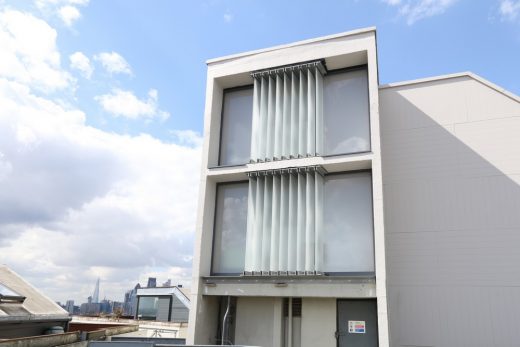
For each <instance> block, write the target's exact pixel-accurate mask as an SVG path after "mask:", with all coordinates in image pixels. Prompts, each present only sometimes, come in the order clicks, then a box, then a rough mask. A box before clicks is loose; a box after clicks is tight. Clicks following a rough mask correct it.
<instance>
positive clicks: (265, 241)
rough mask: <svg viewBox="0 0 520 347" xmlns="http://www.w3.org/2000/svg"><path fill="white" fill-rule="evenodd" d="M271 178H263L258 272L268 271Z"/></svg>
mask: <svg viewBox="0 0 520 347" xmlns="http://www.w3.org/2000/svg"><path fill="white" fill-rule="evenodd" d="M272 193H273V177H272V176H265V177H264V211H263V212H264V215H263V223H262V227H263V233H262V265H261V269H260V271H269V257H270V256H271V253H270V252H269V248H270V247H271V213H272V206H271V205H272V203H273V194H272Z"/></svg>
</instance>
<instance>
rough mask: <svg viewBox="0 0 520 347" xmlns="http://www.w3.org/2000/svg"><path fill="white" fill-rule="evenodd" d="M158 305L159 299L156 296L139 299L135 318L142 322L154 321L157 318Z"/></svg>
mask: <svg viewBox="0 0 520 347" xmlns="http://www.w3.org/2000/svg"><path fill="white" fill-rule="evenodd" d="M158 305H159V298H158V297H157V296H143V297H140V298H139V307H138V308H137V317H138V318H139V319H143V320H155V319H156V318H157V308H158Z"/></svg>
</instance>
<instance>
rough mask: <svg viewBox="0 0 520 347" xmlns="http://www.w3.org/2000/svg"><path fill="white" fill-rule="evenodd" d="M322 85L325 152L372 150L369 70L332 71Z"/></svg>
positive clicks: (329, 153)
mask: <svg viewBox="0 0 520 347" xmlns="http://www.w3.org/2000/svg"><path fill="white" fill-rule="evenodd" d="M323 87H324V89H323V117H324V119H323V121H324V131H325V134H324V137H323V138H324V146H325V155H333V154H345V153H357V152H366V151H369V150H370V123H369V110H368V106H369V100H368V80H367V70H366V69H361V70H354V71H345V72H338V73H330V74H328V75H326V76H325V78H324V86H323Z"/></svg>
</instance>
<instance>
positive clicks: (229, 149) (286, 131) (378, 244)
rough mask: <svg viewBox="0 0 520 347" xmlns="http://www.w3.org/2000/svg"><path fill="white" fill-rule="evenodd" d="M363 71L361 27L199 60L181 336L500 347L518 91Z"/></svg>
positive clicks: (246, 341) (467, 78)
mask: <svg viewBox="0 0 520 347" xmlns="http://www.w3.org/2000/svg"><path fill="white" fill-rule="evenodd" d="M377 74H378V65H377V46H376V32H375V29H374V28H368V29H362V30H357V31H352V32H347V33H342V34H337V35H332V36H327V37H322V38H318V39H312V40H307V41H302V42H297V43H294V44H289V45H284V46H278V47H273V48H268V49H264V50H259V51H253V52H247V53H243V54H237V55H233V56H228V57H223V58H219V59H214V60H210V61H208V79H207V94H206V108H205V128H204V139H205V141H204V147H203V167H202V174H201V184H200V196H199V214H198V220H197V230H196V231H197V233H196V241H195V256H194V262H193V263H194V264H193V266H194V277H193V283H192V297H191V305H192V310H191V311H190V324H189V334H188V340H187V342H188V343H195V344H241V345H255V346H290V347H300V346H350V347H356V346H437V345H438V346H454V345H464V344H463V343H462V344H461V343H459V344H457V342H461V341H465V340H464V338H465V335H464V334H466V333H470V332H471V331H472V330H475V329H479V327H485V326H488V327H489V326H490V324H491V326H492V327H493V328H492V329H482V330H479V333H478V334H475V336H478V338H475V339H474V341H475V342H476V343H475V344H472V345H482V346H493V345H496V346H502V345H504V346H505V345H514V343H513V342H512V341H514V337H516V335H514V334H517V333H516V332H514V331H513V329H512V328H511V329H509V330H508V331H510V334H513V335H514V336H513V335H507V336H508V337H506V335H502V336H500V337H496V336H497V335H500V331H502V330H501V329H504V326H503V325H500V326H499V325H496V328H495V322H496V321H495V320H494V318H493V317H494V316H493V315H494V314H496V315H499V312H501V311H500V310H501V309H502V308H503V307H504V305H503V304H501V303H499V302H498V301H500V300H498V299H496V300H498V301H496V300H495V301H490V302H489V303H487V302H486V303H485V304H483V303H482V300H484V299H485V298H486V297H487V296H489V295H494V294H496V295H498V293H500V292H501V291H504V292H505V291H507V292H508V293H509V294H508V295H515V294H514V291H515V290H514V289H507V288H510V287H508V286H509V285H510V284H512V283H514V284H515V285H516V283H518V282H519V281H520V276H519V273H518V272H515V271H514V267H512V266H507V265H506V262H507V261H512V262H513V263H512V264H514V261H515V260H517V257H518V255H517V254H519V253H518V252H515V251H514V249H515V247H516V246H518V245H519V244H520V243H519V242H518V241H519V240H518V237H520V236H519V235H520V233H519V230H520V221H519V219H518V218H519V217H518V213H515V212H514V211H519V210H520V194H518V193H517V192H518V182H519V176H518V173H519V172H520V171H519V167H518V163H520V152H519V150H518V149H519V148H520V140H519V138H520V137H519V136H516V135H515V134H518V133H520V132H519V130H520V123H519V120H520V103H519V99H518V97H516V96H514V95H512V94H509V93H507V92H505V91H503V90H501V89H500V88H498V87H496V86H494V85H492V84H490V83H489V82H487V81H484V80H482V79H480V78H479V77H477V76H474V75H472V74H469V73H465V74H459V75H451V76H443V77H439V78H433V79H428V80H421V81H412V82H406V83H400V84H393V85H388V86H379V84H378V75H377ZM486 131H490V133H489V134H486ZM487 135H489V136H487ZM515 158H516V160H515ZM481 159H482V160H481ZM485 162H487V164H486V163H485ZM490 177H495V178H490ZM506 186H507V187H506ZM503 194H506V195H503ZM383 202H384V204H383ZM495 235H500V238H499V240H495V239H493V237H494V236H495ZM465 238H469V240H468V242H467V243H465ZM491 239H493V241H490V240H491ZM488 242H492V245H493V247H491V248H490V249H485V248H486V247H485V245H486V243H488ZM468 247H469V248H468ZM483 249H485V251H484V252H479V251H483ZM483 254H484V255H483ZM499 257H503V258H500V259H499ZM473 264H479V265H480V266H481V267H482V268H484V269H485V271H484V272H483V273H482V272H477V271H474V270H473V269H474V268H473V267H472V266H473ZM500 265H504V266H505V267H504V268H503V269H501V270H500V271H498V272H497V271H493V270H496V269H497V267H499V266H500ZM481 276H483V277H481ZM486 285H489V286H491V287H486ZM491 288H494V289H491ZM474 300H475V302H480V307H479V306H478V305H474V304H475V302H474ZM457 305H459V306H457ZM484 306H485V307H484ZM458 307H461V308H464V309H467V310H468V311H467V312H471V315H470V314H469V313H468V314H466V313H464V314H458V315H457V314H454V312H455V311H456V310H457V308H458ZM515 307H516V306H515ZM516 308H517V309H518V308H520V307H516ZM489 309H491V312H492V313H491V318H489V317H490V316H489V314H488V315H484V314H483V312H484V310H489ZM454 310H455V311H454ZM510 311H511V312H516V313H514V314H518V313H517V312H520V311H519V310H516V311H515V310H514V309H513V310H510ZM486 312H487V311H486ZM479 314H480V315H479ZM512 314H513V313H512ZM475 317H479V318H475ZM486 317H487V318H486ZM464 318H467V319H466V320H465V321H464V322H460V321H459V320H460V319H462V320H464ZM500 321H501V322H503V320H500ZM454 326H459V327H461V328H454ZM509 326H511V323H510V324H509ZM443 329H444V330H443ZM490 338H493V339H495V340H493V341H491V340H489V339H490ZM481 341H486V343H488V342H491V343H488V344H482V342H481ZM507 341H511V344H507V343H506V342H507ZM517 341H518V340H517ZM479 343H480V344H479ZM493 343H494V344H493Z"/></svg>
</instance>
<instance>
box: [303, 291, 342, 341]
mask: <svg viewBox="0 0 520 347" xmlns="http://www.w3.org/2000/svg"><path fill="white" fill-rule="evenodd" d="M335 332H336V299H334V298H331V299H319V298H303V299H302V336H301V347H314V346H320V347H335V346H336V338H335V337H334V333H335Z"/></svg>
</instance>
